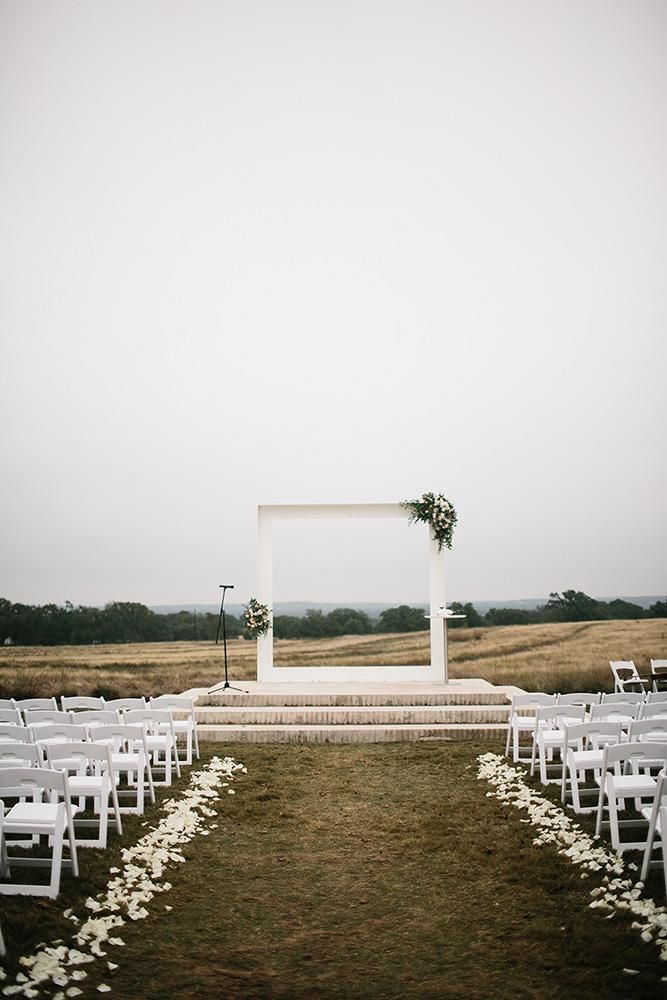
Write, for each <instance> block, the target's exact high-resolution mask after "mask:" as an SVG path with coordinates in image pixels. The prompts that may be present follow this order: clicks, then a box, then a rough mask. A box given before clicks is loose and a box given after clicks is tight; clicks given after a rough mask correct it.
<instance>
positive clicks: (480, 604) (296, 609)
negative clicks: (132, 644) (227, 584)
mask: <svg viewBox="0 0 667 1000" xmlns="http://www.w3.org/2000/svg"><path fill="white" fill-rule="evenodd" d="M664 599H665V595H664V594H660V595H650V596H642V597H628V596H626V595H614V596H611V597H600V596H597V597H596V600H598V601H615V600H621V601H630V602H631V603H632V604H638V605H639V606H640V607H642V608H650V606H651V605H652V604H655V603H656V601H663V600H664ZM452 600H454V601H456V600H459V598H458V597H456V596H455V597H452ZM547 600H548V597H524V598H520V599H518V600H513V601H505V600H503V599H502V598H500V597H499V598H498V599H497V600H494V601H470V603H471V604H474V606H475V608H476V609H477V610H478V611H479V613H480V614H482V615H484V614H486V612H487V611H488V610H489V609H490V608H515V609H524V610H526V611H532V610H533V609H534V608H539V607H540V606H541V605H543V604H546V602H547ZM449 603H450V604H451V601H450V602H449ZM461 603H462V604H466V603H468V602H467V601H465V600H462V601H461ZM398 604H408V605H409V606H410V607H413V608H427V607H428V605H427V604H419V603H415V602H412V601H394V602H393V603H383V604H380V603H374V602H368V601H366V602H363V601H362V602H359V601H347V602H346V601H335V602H333V603H329V602H325V603H323V602H318V601H277V602H276V603H275V604H274V606H273V610H274V613H275V614H277V615H294V616H295V617H297V618H301V617H303V615H305V613H306V611H308V610H309V609H310V608H314V609H315V610H317V611H321V612H322V614H324V615H326V614H329V612H330V611H333V610H334V609H335V608H355V610H357V611H365V612H366V614H367V615H368V617H369V618H379V617H380V614H381V613H382V612H383V611H386V610H387V608H395V607H396V606H397V605H398ZM243 608H244V605H243V604H227V605H225V611H228V612H229V614H230V615H236V616H237V617H238V616H239V615H241V614H242V613H243ZM193 609H196V610H197V612H199V613H201V614H206V613H207V612H208V613H211V614H217V613H218V612H219V610H220V605H219V604H156V605H152V606H151V611H155V612H156V613H157V614H159V615H170V614H175V613H176V612H178V611H192V610H193Z"/></svg>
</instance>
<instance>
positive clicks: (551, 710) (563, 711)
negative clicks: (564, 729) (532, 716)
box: [536, 705, 586, 729]
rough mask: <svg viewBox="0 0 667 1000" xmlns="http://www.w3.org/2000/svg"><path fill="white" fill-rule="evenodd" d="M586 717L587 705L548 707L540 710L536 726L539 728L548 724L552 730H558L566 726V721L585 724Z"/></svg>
mask: <svg viewBox="0 0 667 1000" xmlns="http://www.w3.org/2000/svg"><path fill="white" fill-rule="evenodd" d="M585 715H586V707H585V705H547V706H545V707H543V708H538V710H537V713H536V725H537V726H538V728H539V727H540V725H543V724H544V723H546V724H547V725H550V726H551V727H552V728H554V729H557V728H559V727H561V726H562V725H564V724H565V723H564V720H565V719H571V720H573V722H583V721H584V717H585Z"/></svg>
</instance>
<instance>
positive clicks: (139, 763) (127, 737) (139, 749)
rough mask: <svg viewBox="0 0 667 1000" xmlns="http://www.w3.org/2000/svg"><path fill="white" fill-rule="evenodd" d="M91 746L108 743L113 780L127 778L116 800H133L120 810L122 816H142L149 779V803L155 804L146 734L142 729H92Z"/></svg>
mask: <svg viewBox="0 0 667 1000" xmlns="http://www.w3.org/2000/svg"><path fill="white" fill-rule="evenodd" d="M89 732H90V738H91V740H92V741H93V742H94V743H109V744H110V745H111V765H112V767H113V771H114V776H115V777H118V778H120V776H121V775H123V774H124V775H125V776H126V781H127V787H126V788H123V787H117V789H116V792H117V795H118V797H119V798H123V799H126V798H130V797H132V798H133V799H134V805H131V806H121V807H120V811H121V812H122V813H137V814H138V815H139V816H141V815H143V811H144V798H145V783H146V778H148V791H149V794H150V799H151V802H155V788H154V786H153V774H152V771H151V764H150V756H149V753H148V747H147V746H146V734H145V732H144V727H143V726H142V725H126V724H123V723H117V724H116V725H106V726H95V727H93V728H91V729H90V730H89Z"/></svg>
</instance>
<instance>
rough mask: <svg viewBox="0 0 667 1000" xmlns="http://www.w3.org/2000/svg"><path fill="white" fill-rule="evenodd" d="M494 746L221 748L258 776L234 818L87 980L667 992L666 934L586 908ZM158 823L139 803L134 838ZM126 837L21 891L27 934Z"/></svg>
mask: <svg viewBox="0 0 667 1000" xmlns="http://www.w3.org/2000/svg"><path fill="white" fill-rule="evenodd" d="M488 749H489V744H488V743H484V744H483V745H479V746H476V745H474V744H471V743H455V744H450V743H440V742H424V743H395V744H370V745H331V746H327V745H324V746H321V745H309V744H285V745H282V744H281V745H266V744H244V745H243V746H239V745H236V746H224V747H223V746H216V747H212V746H210V745H209V746H207V747H206V753H207V754H210V753H212V752H214V751H215V752H218V753H220V754H223V753H229V754H230V755H231V756H235V757H236V758H237V759H240V760H242V761H243V762H244V763H245V764H246V765H247V767H248V771H249V773H248V774H247V775H245V776H241V777H238V778H237V779H236V781H235V788H236V795H235V796H233V797H232V796H227V795H223V797H222V799H221V800H220V803H219V806H218V812H219V819H218V824H219V825H218V828H217V829H216V830H214V831H212V832H211V834H210V836H207V837H197V838H195V840H194V841H193V842H192V843H191V844H190V845H189V846H188V847H187V848H186V854H187V857H188V862H187V864H186V865H181V866H178V867H177V868H176V869H175V870H174V871H173V872H172V873H171V874H170V876H169V880H170V881H171V882H172V883H173V889H172V891H171V892H169V893H167V894H166V895H159V896H156V897H155V898H154V900H153V901H152V902H151V904H150V906H149V908H150V911H151V915H150V917H149V918H148V919H147V920H145V921H141V922H139V923H136V924H130V925H128V926H126V927H124V928H123V929H122V937H123V938H124V940H125V942H126V947H124V948H122V949H120V948H113V947H110V948H109V958H110V959H111V960H112V961H114V962H117V963H118V964H119V968H118V969H117V970H116V971H115V972H114V973H109V972H108V971H106V966H105V965H104V964H103V963H100V968H99V969H97V968H95V971H91V974H90V977H89V979H88V980H85V981H84V984H79V985H83V989H84V996H98V995H99V994H97V993H96V992H95V988H96V985H97V984H98V983H99V982H101V981H102V980H104V981H106V982H108V983H109V984H110V985H111V986H112V988H113V993H112V994H110V995H111V996H116V997H122V998H124V1000H153V998H155V1000H157V998H158V997H160V998H162V997H164V996H165V995H169V996H175V997H187V998H190V997H193V998H201V1000H209V998H210V1000H213V998H215V1000H218V998H229V1000H236V998H239V1000H240V998H244V1000H248V998H250V1000H252V998H258V1000H259V998H272V1000H278V998H284V1000H288V998H289V1000H301V998H303V1000H305V998H309V1000H310V998H322V1000H324V998H371V997H372V998H384V997H386V998H399V997H401V998H413V997H414V998H420V1000H421V998H434V1000H435V998H464V997H465V998H478V1000H490V998H509V997H535V998H538V997H539V998H540V1000H542V998H547V997H548V998H557V997H563V998H564V997H567V998H588V997H590V998H603V997H604V998H606V997H619V998H620V997H642V998H644V997H657V996H661V995H664V984H662V983H660V977H661V976H662V975H663V974H667V968H665V967H664V966H663V964H662V963H660V961H659V959H658V957H657V949H656V948H655V947H654V946H653V945H651V944H645V943H643V942H642V941H641V940H640V938H639V935H638V934H637V933H636V932H635V931H633V930H632V929H631V928H630V924H629V921H626V920H624V919H623V918H620V917H616V918H614V919H613V920H607V919H605V918H604V917H603V916H600V915H599V914H598V913H596V912H594V911H591V910H590V909H589V908H588V904H589V902H590V896H589V893H590V890H591V889H592V888H593V886H594V885H595V884H596V882H595V879H594V878H593V877H591V878H590V879H587V880H585V881H582V879H581V878H580V873H579V871H578V870H577V869H576V868H575V867H574V866H573V865H572V864H571V863H570V862H568V861H567V860H565V859H563V858H562V857H560V856H559V855H558V854H557V853H556V851H555V849H553V848H537V847H534V846H533V844H532V839H533V836H534V832H533V830H532V828H531V827H529V826H527V825H525V824H522V823H521V822H520V818H521V814H520V813H519V812H518V811H517V810H513V809H508V808H507V807H504V806H502V805H501V804H500V803H499V802H497V801H496V800H495V799H494V798H487V797H486V792H487V790H488V787H487V786H486V785H485V784H484V783H482V782H479V781H478V780H477V779H476V756H477V754H478V753H479V752H482V751H487V750H488ZM146 819H151V820H152V819H153V815H151V814H148V815H147V817H146ZM144 821H145V820H144ZM144 821H142V820H140V819H137V820H130V819H129V818H128V823H127V831H126V834H125V837H124V838H123V844H128V843H132V842H134V841H135V840H136V839H137V838H138V837H139V836H140V835H141V834H142V833H143V832H145V830H144V828H143V827H142V826H141V823H142V822H144ZM119 846H120V845H119V842H118V839H117V838H115V837H114V838H113V839H112V847H111V849H110V850H109V851H107V852H106V853H103V852H97V851H92V850H85V851H81V861H82V873H83V877H82V879H81V881H80V883H78V884H77V883H75V882H74V880H72V879H71V878H69V877H66V879H65V883H64V890H63V892H62V893H61V897H60V898H59V900H57V901H55V902H51V901H48V900H41V901H37V900H30V899H16V898H13V899H12V898H6V897H5V899H4V900H3V926H4V929H5V932H6V937H7V938H8V941H9V943H10V945H11V946H12V947H13V948H19V950H21V949H22V950H23V951H30V950H32V948H33V947H34V945H35V944H36V943H37V942H39V941H41V940H47V941H50V940H53V939H54V938H58V937H61V936H62V937H65V935H69V933H70V932H71V925H70V924H69V923H68V922H67V921H66V920H64V918H63V917H62V911H63V910H65V909H66V908H67V907H68V906H74V908H75V911H77V910H78V912H81V906H82V902H83V899H84V898H85V896H86V895H88V894H95V893H96V892H99V891H100V890H101V889H102V888H103V886H104V885H105V882H106V880H107V878H108V868H109V866H110V865H113V864H117V863H118V858H119ZM653 887H657V888H658V889H660V888H661V887H660V882H659V880H657V879H656V880H654V881H653ZM165 903H167V904H168V905H170V906H172V907H173V910H172V911H171V912H167V911H165V909H164V904H165ZM626 967H629V968H634V969H637V970H639V975H637V976H632V977H630V976H628V975H626V974H625V973H623V968H626ZM88 968H89V969H91V970H93V968H94V967H92V966H91V967H88Z"/></svg>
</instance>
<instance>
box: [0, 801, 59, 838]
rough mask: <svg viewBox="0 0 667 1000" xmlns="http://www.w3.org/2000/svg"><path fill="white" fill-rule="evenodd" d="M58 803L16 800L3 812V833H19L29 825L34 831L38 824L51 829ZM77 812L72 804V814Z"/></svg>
mask: <svg viewBox="0 0 667 1000" xmlns="http://www.w3.org/2000/svg"><path fill="white" fill-rule="evenodd" d="M58 808H59V807H58V804H57V803H56V802H17V803H16V805H15V806H12V808H11V809H10V810H9V812H7V813H5V817H4V819H3V821H2V828H3V831H4V832H5V833H21V832H23V827H25V826H30V827H31V828H32V829H33V830H34V831H35V832H37V830H36V828H37V827H38V826H43V827H45V828H48V830H49V832H50V831H51V830H52V829H53V824H54V823H55V822H56V819H57V817H58ZM76 812H77V807H76V806H75V805H72V815H74V813H76Z"/></svg>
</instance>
